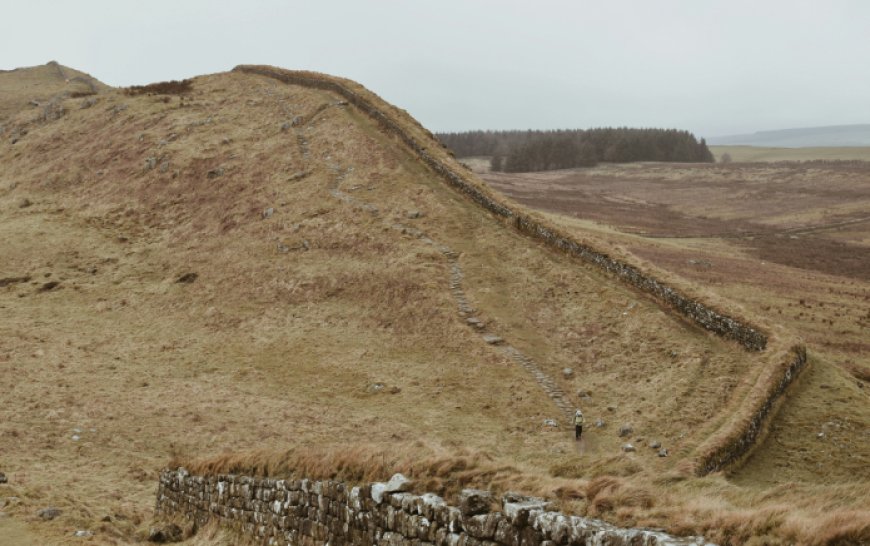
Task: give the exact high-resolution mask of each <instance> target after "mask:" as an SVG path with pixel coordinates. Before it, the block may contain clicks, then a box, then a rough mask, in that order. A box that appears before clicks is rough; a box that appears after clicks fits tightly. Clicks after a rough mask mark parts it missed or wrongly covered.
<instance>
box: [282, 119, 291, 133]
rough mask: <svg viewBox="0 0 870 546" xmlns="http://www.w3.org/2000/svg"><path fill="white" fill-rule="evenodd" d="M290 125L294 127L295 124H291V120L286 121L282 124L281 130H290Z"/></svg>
mask: <svg viewBox="0 0 870 546" xmlns="http://www.w3.org/2000/svg"><path fill="white" fill-rule="evenodd" d="M290 127H293V125H291V124H290V122H289V121H285V122H284V123H282V124H281V132H282V133H283V132H287V131H289V130H290Z"/></svg>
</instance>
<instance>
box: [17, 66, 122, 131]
mask: <svg viewBox="0 0 870 546" xmlns="http://www.w3.org/2000/svg"><path fill="white" fill-rule="evenodd" d="M106 89H108V87H107V86H106V85H105V84H104V83H102V82H100V81H98V80H97V79H95V78H94V77H92V76H91V75H89V74H85V73H84V72H79V71H78V70H74V69H72V68H68V67H66V66H62V65H60V64H58V63H57V62H55V61H51V62H49V63H47V64H44V65H41V66H32V67H27V68H16V69H15V70H0V124H2V123H3V122H4V120H7V119H9V118H10V117H11V116H13V115H14V114H16V113H18V112H20V111H22V110H33V111H37V115H42V113H43V110H44V109H45V107H46V105H47V104H48V103H49V102H51V100H52V99H54V98H55V97H64V98H66V97H76V96H86V95H92V94H95V93H99V92H100V91H105V90H106Z"/></svg>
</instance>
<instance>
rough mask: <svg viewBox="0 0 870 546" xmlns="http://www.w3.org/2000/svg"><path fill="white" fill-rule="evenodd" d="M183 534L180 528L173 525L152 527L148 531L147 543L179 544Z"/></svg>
mask: <svg viewBox="0 0 870 546" xmlns="http://www.w3.org/2000/svg"><path fill="white" fill-rule="evenodd" d="M182 538H184V532H183V531H182V530H181V527H179V526H178V525H176V524H174V523H168V524H166V525H164V526H163V527H152V528H151V529H150V530H149V531H148V541H149V542H157V543H160V544H164V543H166V542H181V539H182Z"/></svg>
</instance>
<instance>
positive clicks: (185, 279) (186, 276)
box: [175, 272, 199, 284]
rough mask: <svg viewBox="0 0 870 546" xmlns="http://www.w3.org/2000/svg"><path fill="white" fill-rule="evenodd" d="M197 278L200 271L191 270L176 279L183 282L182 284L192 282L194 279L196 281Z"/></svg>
mask: <svg viewBox="0 0 870 546" xmlns="http://www.w3.org/2000/svg"><path fill="white" fill-rule="evenodd" d="M197 278H199V274H198V273H193V272H190V273H185V274H184V275H182V276H180V277H178V280H176V281H175V282H177V283H181V284H190V283H192V282H193V281H195V280H196V279H197Z"/></svg>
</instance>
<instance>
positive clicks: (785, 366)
mask: <svg viewBox="0 0 870 546" xmlns="http://www.w3.org/2000/svg"><path fill="white" fill-rule="evenodd" d="M234 71H236V72H242V73H247V74H257V75H261V76H266V77H269V78H274V79H276V80H279V81H282V82H285V83H288V84H292V85H300V86H304V87H310V88H316V89H323V90H327V91H331V92H334V93H336V94H338V95H339V96H341V97H343V98H344V99H346V100H347V102H349V103H350V104H353V105H354V106H355V107H357V108H359V109H360V110H361V111H362V112H364V113H366V114H367V115H368V116H369V117H371V118H372V119H373V120H375V121H376V122H377V123H378V124H380V125H381V127H383V128H384V130H385V131H387V132H388V133H389V134H392V135H393V136H395V137H397V138H398V139H400V140H401V141H402V142H403V143H404V144H405V145H407V146H408V147H409V148H410V149H411V151H412V152H413V153H414V154H415V155H416V156H417V157H418V158H419V159H420V160H421V161H422V162H423V163H425V164H426V165H428V166H429V168H431V169H432V170H433V171H434V172H435V173H437V174H438V175H439V176H440V177H441V178H442V179H443V180H444V181H446V182H447V183H448V184H449V185H450V186H452V187H454V188H456V189H457V190H458V191H460V192H462V193H463V194H465V195H466V196H467V197H468V198H469V199H471V200H472V201H474V202H475V203H477V204H478V205H480V206H481V207H483V208H484V209H486V210H488V211H489V212H491V213H492V214H493V215H495V216H496V217H498V218H500V219H502V220H503V221H505V222H507V223H509V224H511V225H513V226H514V227H515V228H516V229H517V230H518V231H520V232H522V233H525V234H527V235H529V236H530V237H532V238H534V239H536V240H538V241H541V242H543V243H544V244H546V245H548V246H550V247H552V248H554V249H557V250H559V251H562V252H565V253H567V254H569V255H571V256H575V257H577V258H579V259H581V260H583V261H585V262H587V263H590V264H593V265H595V266H597V267H599V268H601V269H603V270H604V271H607V272H609V273H611V274H613V275H614V276H616V277H617V278H618V279H620V280H622V281H623V282H625V283H627V284H629V285H631V286H634V287H636V288H638V289H639V290H642V291H644V292H646V293H648V294H651V295H653V296H655V298H656V299H657V300H658V301H660V302H662V303H663V304H664V305H666V306H667V307H669V308H671V309H674V310H675V311H676V312H677V313H679V314H680V315H682V316H683V317H685V318H686V319H688V320H690V321H691V322H693V323H694V324H697V325H698V326H700V327H702V328H704V329H706V330H709V331H711V332H713V333H715V334H717V335H719V336H721V337H723V338H725V339H731V340H735V341H737V342H738V343H739V344H740V345H741V346H742V347H743V348H744V349H746V350H747V351H764V350H765V349H767V350H768V353H773V354H774V355H778V356H776V357H772V356H771V357H767V358H764V357H763V358H760V359H759V365H760V366H763V367H764V368H765V369H764V370H762V371H761V372H760V373H759V377H762V378H764V379H763V380H761V381H759V382H758V383H756V384H755V385H754V386H753V387H752V389H751V390H750V392H749V393H748V395H747V397H746V401H745V403H743V404H741V405H740V407H739V408H738V410H737V412H736V413H735V414H734V415H733V416H732V418H731V419H729V420H728V421H727V422H726V423H725V424H724V425H723V427H722V428H721V429H720V430H718V431H716V432H715V433H714V434H713V435H711V436H710V438H709V439H708V441H707V442H705V443H704V445H702V446H700V447H699V449H698V450H697V452H696V453H695V454H694V455H693V458H694V469H695V472H696V473H697V474H700V475H704V474H708V473H710V472H716V471H719V470H725V469H727V468H729V467H731V466H733V465H734V464H735V463H738V462H739V461H741V460H743V459H744V458H745V457H746V455H747V454H748V453H749V452H750V451H751V450H752V448H753V447H754V446H755V445H757V443H758V441H759V440H760V439H761V438H762V437H763V434H764V430H765V424H766V423H767V422H769V420H770V418H771V416H772V415H773V414H774V412H775V408H776V406H777V402H778V400H779V399H780V398H781V396H782V394H783V393H784V392H785V390H786V389H787V387H788V386H789V385H790V384H791V383H792V382H793V381H794V379H795V378H796V377H797V376H798V375H799V374H800V372H801V371H802V370H803V369H804V368H805V366H806V362H807V359H806V349H805V347H803V345H802V344H800V343H798V342H793V341H780V340H775V341H774V342H773V344H772V345H773V346H771V347H769V346H768V344H769V342H770V339H771V338H769V337H768V336H767V335H766V334H765V333H763V332H762V331H761V330H759V329H758V328H757V327H755V326H753V325H752V324H750V323H749V322H747V321H746V320H743V319H740V318H737V317H731V316H728V315H726V314H724V313H722V312H720V311H717V310H716V309H714V308H713V307H711V306H710V305H707V304H705V303H703V302H701V301H697V300H696V299H694V298H692V297H690V296H687V295H686V294H683V293H681V292H680V291H678V290H676V289H675V288H673V287H671V286H668V285H667V284H666V283H664V282H661V281H659V280H658V279H656V278H654V277H653V276H651V275H649V274H648V273H646V272H644V271H642V270H640V269H639V268H638V267H635V266H633V265H631V264H628V263H624V262H622V261H620V260H617V259H614V258H612V257H611V256H609V255H608V254H607V253H605V252H603V251H601V250H599V249H596V248H593V247H592V246H590V245H588V244H585V243H582V242H580V241H578V240H576V239H575V238H574V237H572V236H570V235H568V234H564V233H562V232H561V231H560V230H559V229H558V228H556V227H555V226H552V225H549V224H547V223H545V222H543V221H541V220H538V219H536V218H533V217H531V216H529V215H528V214H525V213H524V212H523V211H522V210H521V209H519V208H517V207H516V206H514V205H511V204H510V202H509V201H506V200H503V199H501V198H500V197H498V196H497V195H495V194H493V193H492V192H490V191H488V190H486V189H484V187H483V186H482V184H481V183H479V182H476V181H474V180H473V177H470V175H468V174H467V173H464V172H462V171H460V170H458V169H456V168H454V167H453V166H452V165H451V162H450V161H444V160H442V159H440V158H439V157H438V155H437V154H433V153H431V152H430V150H429V149H428V148H427V146H430V147H432V148H435V147H440V144H439V143H438V142H437V141H435V139H434V137H432V136H431V134H429V133H428V132H427V131H426V130H425V129H424V128H423V127H422V126H420V125H419V124H417V123H416V122H415V121H414V120H413V118H411V117H410V116H407V115H406V114H403V113H401V112H398V111H395V109H394V108H392V107H391V106H390V105H389V104H387V103H386V102H384V101H383V100H381V99H380V98H379V97H377V95H374V94H373V93H371V92H370V91H368V90H366V89H365V88H362V87H361V86H359V85H358V84H354V83H353V82H350V81H349V80H342V79H340V78H335V77H332V76H327V75H325V74H318V73H315V72H301V71H291V70H283V69H280V68H275V67H271V66H248V65H242V66H237V67H236V68H235V69H234ZM403 118H407V119H404V121H403ZM414 127H416V129H413V128H414ZM409 128H411V129H410V130H409ZM417 133H419V135H418V134H417ZM427 135H428V136H427ZM774 339H775V338H774Z"/></svg>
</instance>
